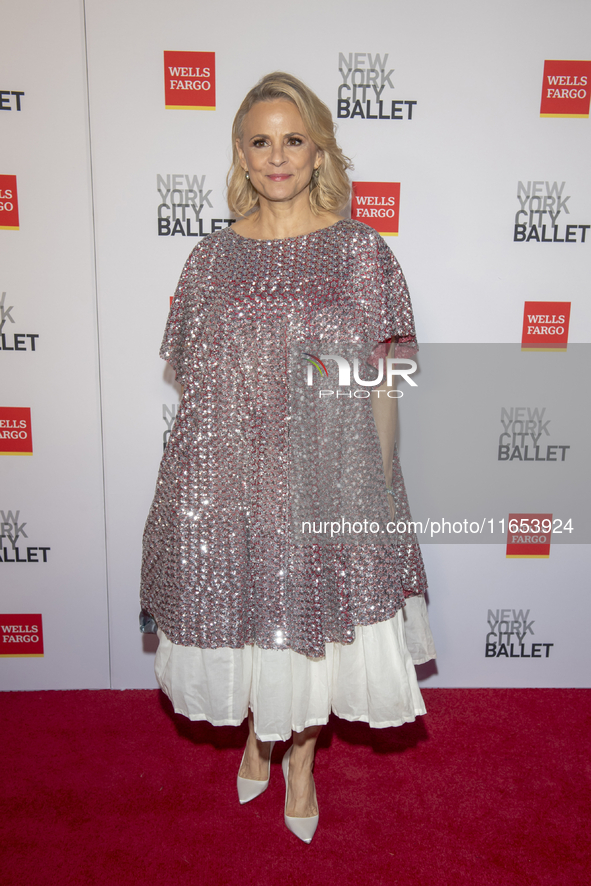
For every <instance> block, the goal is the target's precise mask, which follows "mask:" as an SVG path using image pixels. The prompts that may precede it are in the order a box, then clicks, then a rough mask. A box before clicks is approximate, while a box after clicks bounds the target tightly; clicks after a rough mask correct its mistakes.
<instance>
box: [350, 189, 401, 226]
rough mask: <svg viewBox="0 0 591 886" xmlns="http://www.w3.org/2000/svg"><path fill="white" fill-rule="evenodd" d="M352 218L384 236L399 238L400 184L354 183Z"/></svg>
mask: <svg viewBox="0 0 591 886" xmlns="http://www.w3.org/2000/svg"><path fill="white" fill-rule="evenodd" d="M352 187H353V196H352V199H351V218H355V219H358V220H359V221H362V222H365V224H366V225H369V226H370V227H372V228H375V230H376V231H378V233H380V234H383V235H384V236H391V237H397V236H398V220H399V213H400V182H353V183H352Z"/></svg>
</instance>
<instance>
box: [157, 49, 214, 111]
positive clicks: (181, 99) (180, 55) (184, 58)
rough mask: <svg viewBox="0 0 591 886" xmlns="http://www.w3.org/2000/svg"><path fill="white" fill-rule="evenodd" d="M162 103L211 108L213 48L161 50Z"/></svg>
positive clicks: (183, 108) (185, 108) (181, 107)
mask: <svg viewBox="0 0 591 886" xmlns="http://www.w3.org/2000/svg"><path fill="white" fill-rule="evenodd" d="M164 104H165V107H167V108H168V109H176V110H180V111H215V52H165V53H164Z"/></svg>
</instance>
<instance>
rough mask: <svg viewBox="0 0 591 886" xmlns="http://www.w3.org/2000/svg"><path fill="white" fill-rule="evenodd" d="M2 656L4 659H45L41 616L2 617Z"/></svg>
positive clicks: (0, 631)
mask: <svg viewBox="0 0 591 886" xmlns="http://www.w3.org/2000/svg"><path fill="white" fill-rule="evenodd" d="M0 655H1V656H3V657H4V658H14V657H18V658H43V619H42V617H41V615H31V614H30V613H27V614H26V615H0Z"/></svg>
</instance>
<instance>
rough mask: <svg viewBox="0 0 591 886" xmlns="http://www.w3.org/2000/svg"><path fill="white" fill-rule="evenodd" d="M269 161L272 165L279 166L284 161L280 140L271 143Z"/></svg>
mask: <svg viewBox="0 0 591 886" xmlns="http://www.w3.org/2000/svg"><path fill="white" fill-rule="evenodd" d="M269 163H272V164H273V166H281V164H282V163H285V151H284V149H283V143H282V142H281V143H279V144H275V145H272V148H271V155H270V157H269Z"/></svg>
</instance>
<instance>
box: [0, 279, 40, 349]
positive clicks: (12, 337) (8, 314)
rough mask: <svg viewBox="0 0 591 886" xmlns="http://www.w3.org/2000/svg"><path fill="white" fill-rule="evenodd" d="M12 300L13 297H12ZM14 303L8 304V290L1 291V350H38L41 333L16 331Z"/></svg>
mask: <svg viewBox="0 0 591 886" xmlns="http://www.w3.org/2000/svg"><path fill="white" fill-rule="evenodd" d="M11 300H12V299H11ZM13 310H14V305H9V304H8V299H7V296H6V292H0V351H3V352H4V351H15V352H17V353H22V352H23V351H36V350H37V339H38V338H39V334H38V333H36V332H15V331H14V330H13V329H12V327H13V326H16V325H17V323H16V320H15V319H14V315H13V313H12V312H13Z"/></svg>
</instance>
